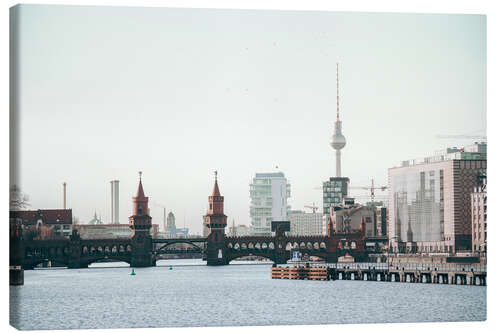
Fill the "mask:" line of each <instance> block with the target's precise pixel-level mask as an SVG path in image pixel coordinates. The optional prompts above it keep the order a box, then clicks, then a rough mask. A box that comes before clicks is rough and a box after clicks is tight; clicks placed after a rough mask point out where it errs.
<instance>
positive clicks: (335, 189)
mask: <svg viewBox="0 0 500 333" xmlns="http://www.w3.org/2000/svg"><path fill="white" fill-rule="evenodd" d="M348 190H349V178H347V177H331V178H330V179H329V180H327V181H326V182H323V214H326V215H327V214H329V213H330V206H338V205H340V204H342V202H343V200H344V198H346V197H347V196H348V195H349V194H348Z"/></svg>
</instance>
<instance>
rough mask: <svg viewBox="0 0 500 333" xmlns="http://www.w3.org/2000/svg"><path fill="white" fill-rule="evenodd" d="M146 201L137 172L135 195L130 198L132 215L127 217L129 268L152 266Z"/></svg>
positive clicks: (149, 221) (149, 224) (140, 173)
mask: <svg viewBox="0 0 500 333" xmlns="http://www.w3.org/2000/svg"><path fill="white" fill-rule="evenodd" d="M148 200H149V198H148V197H146V196H145V195H144V189H143V188H142V172H139V187H138V188H137V195H136V196H135V197H134V198H132V201H133V215H132V216H130V217H129V227H130V229H132V238H131V244H132V258H131V262H130V266H131V267H149V266H153V241H152V238H151V234H150V229H151V216H149V208H148Z"/></svg>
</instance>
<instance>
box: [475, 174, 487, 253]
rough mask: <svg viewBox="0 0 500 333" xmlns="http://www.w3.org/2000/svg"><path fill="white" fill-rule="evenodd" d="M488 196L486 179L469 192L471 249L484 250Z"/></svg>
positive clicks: (482, 251) (480, 251)
mask: <svg viewBox="0 0 500 333" xmlns="http://www.w3.org/2000/svg"><path fill="white" fill-rule="evenodd" d="M487 199H488V196H487V191H486V179H483V182H482V184H481V185H480V186H477V187H475V188H474V192H473V193H471V215H472V231H471V232H472V251H473V252H476V253H477V252H479V253H485V252H486V239H487V237H486V235H487V222H488V219H487V216H488V209H487V208H488V205H487V204H488V200H487Z"/></svg>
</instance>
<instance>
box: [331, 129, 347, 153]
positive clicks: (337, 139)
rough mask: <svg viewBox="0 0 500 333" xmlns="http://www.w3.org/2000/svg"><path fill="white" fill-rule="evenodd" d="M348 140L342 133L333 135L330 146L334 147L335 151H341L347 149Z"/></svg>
mask: <svg viewBox="0 0 500 333" xmlns="http://www.w3.org/2000/svg"><path fill="white" fill-rule="evenodd" d="M345 144H346V140H345V137H344V136H343V135H342V134H341V133H337V134H334V135H332V138H331V140H330V146H332V148H333V149H335V150H339V149H342V148H344V147H345Z"/></svg>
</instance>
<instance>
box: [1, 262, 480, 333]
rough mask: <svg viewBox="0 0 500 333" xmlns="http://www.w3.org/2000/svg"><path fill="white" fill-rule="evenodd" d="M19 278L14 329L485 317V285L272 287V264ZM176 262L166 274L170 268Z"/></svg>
mask: <svg viewBox="0 0 500 333" xmlns="http://www.w3.org/2000/svg"><path fill="white" fill-rule="evenodd" d="M158 265H159V266H157V267H151V268H136V269H135V272H136V275H134V276H132V275H130V272H131V268H129V267H128V265H127V264H121V263H106V264H104V263H101V264H93V265H92V266H91V267H89V268H87V269H74V270H73V269H71V270H70V269H64V268H62V269H37V270H31V271H25V272H24V274H25V276H24V283H25V284H24V286H11V287H10V321H11V324H12V325H13V326H14V327H16V328H18V329H26V330H30V329H37V330H42V329H77V328H126V327H183V326H237V325H299V324H340V323H389V322H424V321H425V322H428V321H479V320H486V287H479V286H456V285H436V284H419V283H415V284H410V283H400V282H374V281H341V280H337V281H297V280H272V279H271V272H270V271H271V265H269V264H255V263H253V264H242V263H241V262H239V263H235V264H233V263H232V264H231V265H228V266H223V267H209V266H206V265H205V263H204V262H203V261H201V260H171V261H159V262H158ZM170 265H172V269H170Z"/></svg>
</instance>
